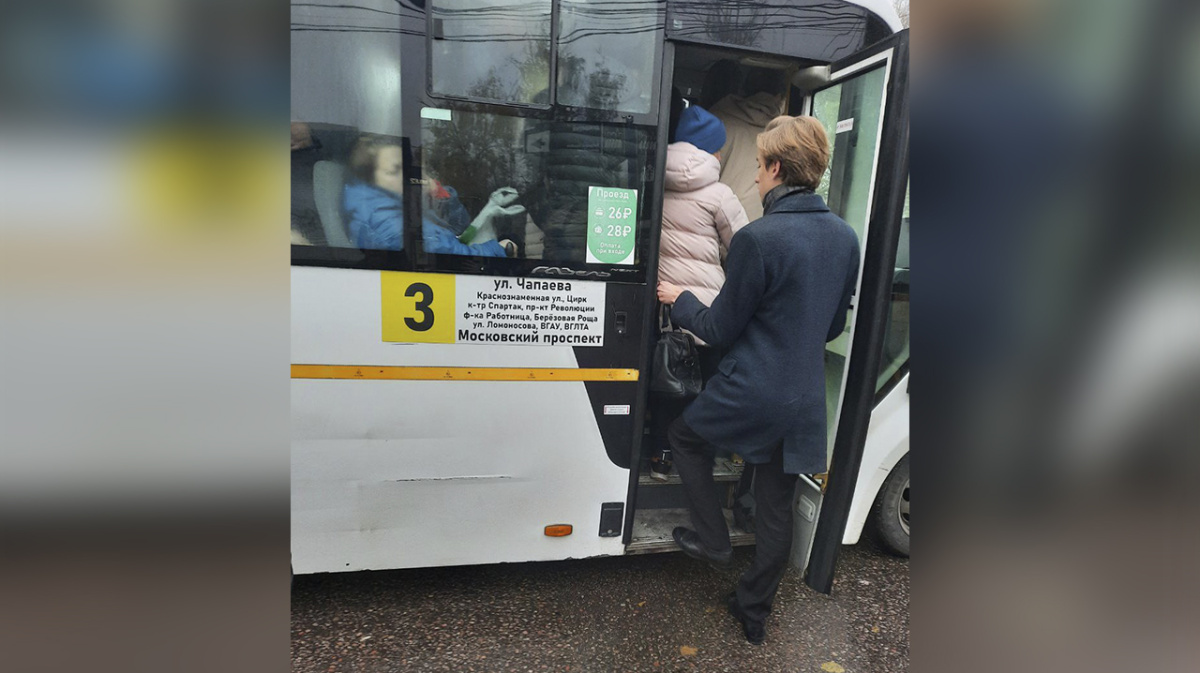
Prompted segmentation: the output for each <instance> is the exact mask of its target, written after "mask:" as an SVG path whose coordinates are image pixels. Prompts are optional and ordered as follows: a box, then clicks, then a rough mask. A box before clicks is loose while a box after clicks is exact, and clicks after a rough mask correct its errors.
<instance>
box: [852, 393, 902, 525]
mask: <svg viewBox="0 0 1200 673" xmlns="http://www.w3.org/2000/svg"><path fill="white" fill-rule="evenodd" d="M908 431H909V426H908V374H905V375H904V378H902V379H900V382H899V383H897V384H896V386H895V387H894V388H892V391H891V392H889V393H888V394H887V396H886V397H884V398H883V400H882V401H880V402H879V404H878V405H877V406H876V407H875V410H874V411H873V412H872V413H871V424H870V426H868V428H867V443H866V445H865V446H864V447H863V458H862V466H861V467H860V468H859V470H858V482H857V483H856V484H855V486H854V502H853V503H851V505H850V518H849V520H848V521H847V522H846V532H845V533H844V534H843V535H842V544H857V543H858V538H859V536H860V535H862V530H863V526H864V525H865V524H866V522H867V519H868V518H869V517H870V515H871V506H872V505H874V504H875V497H876V496H877V495H879V489H880V488H882V487H883V482H884V481H885V480H886V479H887V477H888V475H889V474H891V472H892V468H893V467H895V466H896V463H899V462H900V459H901V458H903V457H904V456H905V454H907V453H908Z"/></svg>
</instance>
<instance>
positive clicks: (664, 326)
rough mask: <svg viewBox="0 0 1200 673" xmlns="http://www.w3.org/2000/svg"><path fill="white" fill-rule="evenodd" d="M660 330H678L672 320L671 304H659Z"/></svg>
mask: <svg viewBox="0 0 1200 673" xmlns="http://www.w3.org/2000/svg"><path fill="white" fill-rule="evenodd" d="M658 331H659V332H675V331H677V329H676V327H675V325H674V323H672V322H671V305H670V304H659V305H658Z"/></svg>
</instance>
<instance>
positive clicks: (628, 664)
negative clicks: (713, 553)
mask: <svg viewBox="0 0 1200 673" xmlns="http://www.w3.org/2000/svg"><path fill="white" fill-rule="evenodd" d="M752 553H753V549H752V548H741V549H738V550H737V555H736V556H735V560H736V561H737V563H736V564H735V567H734V569H732V570H728V571H718V570H714V569H712V568H710V567H708V566H706V565H702V564H699V563H697V562H695V561H693V560H691V559H689V558H687V557H685V556H684V555H683V554H682V553H679V552H675V553H667V554H652V555H648V556H632V557H618V558H602V559H589V560H583V561H561V562H554V563H523V564H504V565H492V566H474V567H464V568H437V569H422V570H400V571H388V572H365V573H352V574H337V575H314V576H307V577H298V578H296V580H295V584H294V586H293V589H292V669H293V671H305V672H307V671H313V672H320V673H337V672H342V671H347V672H349V671H362V672H368V671H369V672H376V671H380V672H382V671H455V672H464V673H465V672H471V671H489V672H490V671H571V672H591V671H604V672H608V671H622V672H624V671H635V672H641V671H650V672H659V671H663V672H665V671H737V672H739V673H741V672H751V671H762V672H768V671H769V672H771V673H776V672H784V671H804V672H808V671H814V672H828V673H838V672H840V671H845V672H847V673H859V672H862V673H868V672H869V673H883V672H888V671H906V670H908V560H907V559H901V558H896V557H894V556H890V555H888V554H887V553H886V552H883V551H881V550H879V549H877V548H876V547H875V546H874V544H873V543H872V542H870V541H864V542H862V543H860V544H859V545H858V546H855V547H844V548H843V549H842V554H841V556H840V559H839V567H838V572H837V579H836V581H835V586H834V590H833V595H832V596H824V595H821V594H818V593H816V592H814V591H812V590H811V589H809V588H808V587H807V586H805V585H804V584H803V582H801V581H800V578H799V577H798V575H796V574H795V573H794V572H793V571H789V574H788V575H787V577H785V578H784V581H783V586H782V587H781V588H780V591H779V596H778V598H777V599H776V603H775V610H774V612H773V613H772V615H771V617H770V619H769V620H768V621H767V640H766V643H765V644H763V645H761V646H754V645H751V644H749V643H747V642H746V641H745V639H744V638H743V636H742V633H741V629H740V627H739V626H738V624H737V623H736V622H735V621H734V620H733V618H732V617H730V616H729V615H728V613H727V612H726V610H725V607H724V603H723V597H724V596H725V595H726V594H727V593H728V592H729V591H730V590H732V588H733V586H734V583H735V581H736V577H737V573H738V572H740V570H741V568H743V567H745V565H746V564H748V563H749V561H750V558H751V555H752Z"/></svg>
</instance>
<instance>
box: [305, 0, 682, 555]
mask: <svg viewBox="0 0 1200 673" xmlns="http://www.w3.org/2000/svg"><path fill="white" fill-rule="evenodd" d="M664 13H665V8H664V6H663V4H662V3H654V2H651V3H639V4H638V5H637V7H631V8H629V9H626V10H622V11H621V12H620V13H614V12H612V11H610V10H608V9H606V8H604V7H602V6H600V5H599V4H597V3H595V2H588V1H586V0H579V1H574V0H532V1H531V0H425V1H424V2H414V1H410V0H401V1H400V2H396V1H395V0H389V1H387V2H383V1H382V0H364V2H361V3H358V4H351V5H347V4H345V3H340V2H334V1H333V0H330V1H328V2H324V1H322V2H304V3H300V2H296V3H293V6H292V73H293V75H292V76H293V86H292V110H293V112H292V114H293V119H294V120H296V121H297V122H298V123H299V124H300V126H301V127H302V128H300V129H299V135H300V136H301V139H300V140H301V142H299V143H297V142H296V135H297V129H296V127H295V125H294V128H293V136H294V137H293V148H294V151H293V195H294V203H293V241H294V242H295V243H296V245H294V246H293V250H292V259H293V274H292V302H293V303H292V330H293V332H292V350H293V363H294V364H293V370H292V375H293V387H292V391H293V397H292V414H293V451H292V467H293V471H292V509H293V512H292V514H293V517H292V522H293V525H292V532H293V535H292V540H293V555H294V560H295V567H296V572H301V573H304V572H328V571H350V570H362V569H384V568H404V567H417V566H435V565H459V564H473V563H495V562H507V561H531V560H555V559H565V558H571V557H576V558H578V557H586V556H598V555H605V554H621V553H623V551H624V549H623V545H622V531H623V530H624V528H625V521H624V519H625V514H626V512H625V506H626V498H627V495H628V489H629V479H630V477H629V474H630V472H629V469H628V468H629V466H630V464H631V454H632V452H633V448H634V445H635V443H636V441H637V440H638V439H639V438H640V424H641V413H642V409H641V405H640V404H639V402H638V400H639V394H640V390H641V388H642V387H643V386H644V383H645V382H644V380H643V379H642V377H641V376H640V372H641V371H644V370H645V369H646V367H645V359H646V353H645V351H646V349H645V348H644V347H643V344H645V343H646V342H647V339H648V336H649V333H648V331H647V330H648V329H649V327H648V322H649V321H648V317H649V312H650V307H651V306H652V305H653V295H654V292H653V289H652V288H649V289H648V287H647V272H648V269H649V268H650V263H649V262H650V260H651V255H650V250H651V247H650V246H651V241H650V233H651V230H652V229H653V228H654V227H653V225H652V223H655V222H657V220H658V217H659V213H660V210H661V188H660V186H659V184H658V177H657V176H658V175H661V167H660V164H661V161H662V158H661V154H662V148H661V146H660V140H659V138H660V128H659V124H658V118H659V110H658V101H659V93H660V87H661V82H660V77H659V73H660V71H661V67H660V66H661V64H660V58H661V54H662V41H663V31H662V25H663V21H664ZM298 145H300V146H302V149H295V148H297V146H298ZM296 198H301V199H307V202H306V203H301V204H297V203H296V202H295V200H296ZM298 210H299V211H301V212H300V213H299V216H297V211H298Z"/></svg>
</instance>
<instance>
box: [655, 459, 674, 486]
mask: <svg viewBox="0 0 1200 673" xmlns="http://www.w3.org/2000/svg"><path fill="white" fill-rule="evenodd" d="M650 478H651V479H653V480H654V481H661V482H666V481H669V480H670V479H671V462H670V461H667V460H660V459H658V458H654V459H652V460H651V461H650Z"/></svg>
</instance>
